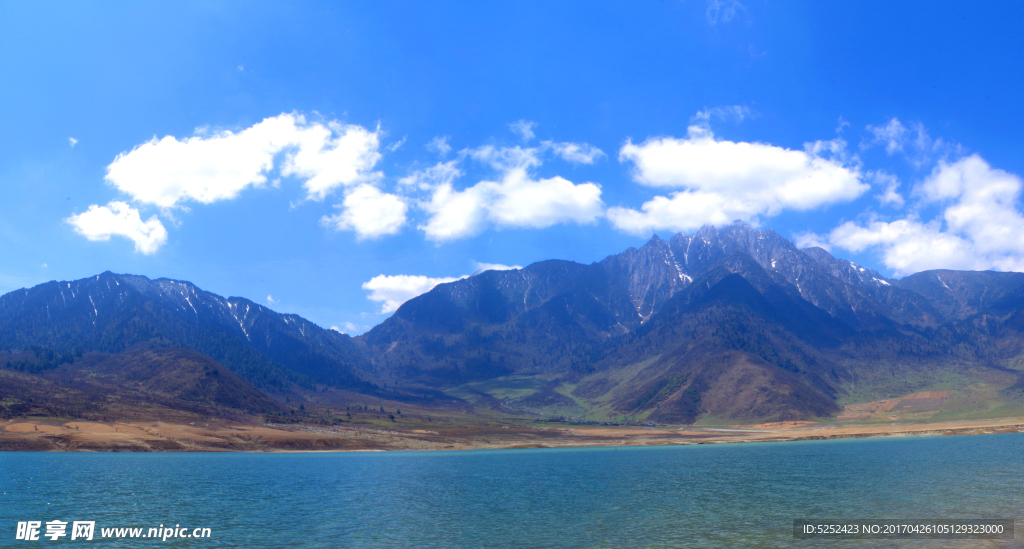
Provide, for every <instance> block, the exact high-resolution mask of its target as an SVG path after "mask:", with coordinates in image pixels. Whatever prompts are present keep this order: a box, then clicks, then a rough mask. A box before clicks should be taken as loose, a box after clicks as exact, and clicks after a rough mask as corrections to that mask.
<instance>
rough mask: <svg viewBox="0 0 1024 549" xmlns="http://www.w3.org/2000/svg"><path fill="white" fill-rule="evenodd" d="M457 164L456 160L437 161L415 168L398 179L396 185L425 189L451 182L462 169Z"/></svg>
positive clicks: (459, 175)
mask: <svg viewBox="0 0 1024 549" xmlns="http://www.w3.org/2000/svg"><path fill="white" fill-rule="evenodd" d="M458 164H459V161H458V160H452V161H450V162H438V163H437V164H435V165H433V166H431V167H429V168H426V169H424V170H417V171H415V172H413V173H412V174H410V175H408V176H406V177H403V178H401V179H399V180H398V185H399V186H400V187H406V188H416V189H419V190H423V191H426V190H430V189H432V188H434V187H437V186H439V185H444V184H451V183H452V182H454V181H455V180H456V179H458V178H459V177H461V176H462V170H460V169H459V167H458Z"/></svg>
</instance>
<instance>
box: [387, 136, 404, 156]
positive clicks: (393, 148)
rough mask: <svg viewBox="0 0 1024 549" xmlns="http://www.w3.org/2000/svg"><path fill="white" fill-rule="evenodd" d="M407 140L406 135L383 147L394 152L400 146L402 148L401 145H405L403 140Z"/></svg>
mask: <svg viewBox="0 0 1024 549" xmlns="http://www.w3.org/2000/svg"><path fill="white" fill-rule="evenodd" d="M407 140H408V137H403V138H401V139H399V140H398V141H395V142H394V143H392V144H390V145H388V146H387V147H384V148H385V149H386V150H387V151H388V152H395V151H397V150H398V149H401V148H402V145H405V142H406V141H407Z"/></svg>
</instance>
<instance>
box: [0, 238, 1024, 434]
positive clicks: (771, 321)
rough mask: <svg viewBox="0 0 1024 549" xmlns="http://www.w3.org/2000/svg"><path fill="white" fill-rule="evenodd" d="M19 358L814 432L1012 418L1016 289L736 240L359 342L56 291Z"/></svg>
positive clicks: (469, 302) (227, 307)
mask: <svg viewBox="0 0 1024 549" xmlns="http://www.w3.org/2000/svg"><path fill="white" fill-rule="evenodd" d="M32 346H36V347H40V348H44V349H45V353H44V352H43V351H41V350H38V349H37V354H38V355H39V356H45V357H50V358H47V359H46V360H50V361H51V362H47V364H51V365H55V364H57V363H59V361H60V360H64V359H63V358H61V357H65V356H71V353H72V351H76V350H77V351H82V350H85V351H86V352H101V353H123V352H126V351H138V350H139V349H148V348H155V347H174V348H186V349H191V350H192V351H195V352H198V353H201V354H202V355H205V356H207V357H209V358H211V359H213V360H215V361H217V362H219V363H221V364H224V365H225V366H227V367H228V368H229V369H230V370H232V371H233V372H236V373H237V374H238V375H240V376H241V377H242V378H244V379H245V380H247V381H249V382H251V383H252V384H254V385H256V386H257V387H259V388H260V389H262V390H264V391H269V392H275V391H283V390H285V389H286V388H287V387H289V386H295V385H297V386H302V387H306V388H308V389H311V388H315V387H317V386H318V385H327V386H332V387H338V388H341V389H344V390H347V391H351V392H353V393H356V394H359V393H362V394H376V395H381V394H384V392H386V393H387V394H389V395H392V396H393V397H394V398H400V397H401V395H402V394H412V395H420V396H422V398H428V397H427V396H425V395H427V394H434V395H441V394H444V393H439V392H438V391H446V392H448V394H449V395H456V396H453V398H455V399H456V400H458V399H462V398H469V399H471V400H472V399H473V398H474V395H478V396H480V395H484V393H483V392H481V391H482V390H490V391H492V393H493V394H492V393H486V398H483V397H482V398H483V400H480V401H479V402H478V404H479V405H486V406H491V407H498V408H500V409H501V410H502V411H513V412H516V411H518V412H523V413H527V412H528V413H541V412H538V411H537V410H570V411H573V412H572V413H577V414H584V415H586V414H589V415H593V416H604V417H617V416H625V417H634V418H635V417H644V418H650V419H651V420H655V421H662V422H672V423H690V422H694V421H698V420H700V419H701V418H702V417H714V418H718V419H721V420H723V421H725V420H737V421H738V420H744V421H746V420H795V419H810V418H813V417H825V416H830V415H834V414H836V413H837V412H838V411H839V409H840V406H839V404H838V403H839V402H841V401H864V400H865V399H867V400H871V399H876V398H890V397H893V396H899V395H902V394H909V393H912V392H915V391H918V390H924V389H925V388H928V387H934V386H935V384H937V383H940V382H948V383H960V384H966V383H969V382H971V380H979V379H989V378H991V377H992V376H993V375H994V376H996V377H998V378H999V379H1000V380H1002V381H1000V383H1002V385H1000V386H1001V387H1002V386H1003V385H1005V386H1006V391H1009V392H1004V393H1000V394H1003V395H1004V396H1006V398H1007V399H1016V398H1018V396H1015V395H1017V393H1024V389H1022V390H1020V391H1017V389H1013V390H1011V388H1012V387H1017V386H1020V387H1024V381H1021V380H1022V379H1024V377H1022V376H1021V373H1024V274H1021V273H999V272H964V271H945V270H939V271H927V272H922V273H918V274H915V275H912V276H908V277H906V278H903V279H901V280H895V279H891V278H888V277H885V276H883V275H882V274H880V273H878V272H876V271H873V270H871V269H867V268H865V267H862V266H859V265H856V264H855V263H852V262H850V261H847V260H843V259H837V258H835V257H834V256H832V255H831V254H830V253H829V252H828V251H826V250H824V249H821V248H805V249H799V248H797V247H796V245H794V244H793V243H792V242H791V241H789V240H788V239H786V238H784V237H782V236H781V235H779V234H778V233H776V232H775V231H773V230H770V229H769V230H759V229H756V228H753V227H751V226H749V225H746V224H743V223H734V224H731V225H728V226H725V227H719V228H716V227H710V226H707V227H703V228H701V229H700V230H698V231H696V232H695V233H694V234H692V235H687V234H682V233H681V234H677V235H675V236H673V237H671V238H670V239H668V240H663V239H661V238H659V237H657V236H654V237H653V238H651V239H650V241H648V242H647V243H646V244H645V245H643V246H641V247H640V248H630V249H628V250H625V251H624V252H622V253H619V254H615V255H611V256H608V257H607V258H605V259H603V260H602V261H599V262H595V263H593V264H590V265H583V264H579V263H575V262H571V261H562V260H548V261H541V262H538V263H534V264H532V265H529V266H527V267H525V268H522V269H513V270H507V271H485V272H482V273H478V274H475V275H474V276H471V277H468V278H465V279H460V280H457V281H454V282H451V283H446V284H441V285H438V286H437V287H435V288H434V289H432V290H431V291H429V292H427V293H425V294H423V295H421V296H418V297H416V298H413V299H411V300H409V301H408V302H406V303H405V304H403V305H402V306H401V307H399V309H398V310H397V311H396V312H395V313H394V314H393V315H392V316H391V317H390V318H388V319H386V320H385V321H384V322H382V323H381V324H379V325H378V326H376V327H374V328H373V329H372V330H370V331H369V332H367V333H366V334H363V335H361V336H358V337H355V338H350V337H348V336H346V335H344V334H340V333H338V332H336V331H333V330H325V329H323V328H320V327H318V326H316V325H315V324H313V323H311V322H309V321H307V320H305V319H303V318H301V317H299V316H296V315H285V314H279V313H276V312H274V311H271V310H269V309H267V308H265V307H263V306H261V305H258V304H256V303H254V302H252V301H249V300H247V299H244V298H237V297H230V298H224V297H221V296H217V295H215V294H212V293H209V292H205V291H203V290H201V289H199V288H197V287H195V286H194V285H192V284H191V283H188V282H183V281H176V280H170V279H156V280H150V279H148V278H145V277H140V276H134V275H117V274H113V273H109V272H108V273H103V274H101V275H97V276H95V277H91V278H88V279H83V280H78V281H73V282H49V283H46V284H41V285H39V286H36V287H34V288H30V289H24V290H18V291H15V292H11V293H8V294H6V295H4V296H2V297H0V351H3V350H7V351H11V350H16V349H28V348H29V347H32ZM39 353H43V354H39ZM140 356H141V355H140ZM36 367H38V365H37V366H36ZM990 374H991V375H990ZM986 376H988V377H986ZM993 379H994V378H993ZM943 380H946V381H943ZM989 381H991V379H989ZM1014 383H1016V384H1014ZM502 384H508V387H510V389H509V390H508V391H507V392H504V393H503V392H502V391H503V389H500V387H502V386H503V385H502ZM385 387H387V389H384V388H385ZM477 387H483V388H484V389H478V388H477ZM496 388H497V389H496ZM1014 391H1017V392H1014ZM1011 393H1012V394H1011ZM458 395H462V396H458ZM494 395H498V396H494ZM503 395H507V396H503ZM449 402H450V401H449Z"/></svg>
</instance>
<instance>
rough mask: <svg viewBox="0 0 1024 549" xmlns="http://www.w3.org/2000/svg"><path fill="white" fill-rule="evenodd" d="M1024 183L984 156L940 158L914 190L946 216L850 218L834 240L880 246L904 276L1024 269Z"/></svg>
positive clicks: (860, 247)
mask: <svg viewBox="0 0 1024 549" xmlns="http://www.w3.org/2000/svg"><path fill="white" fill-rule="evenodd" d="M1022 185H1024V184H1022V181H1021V178H1020V177H1018V176H1016V175H1014V174H1011V173H1008V172H1006V171H1003V170H1000V169H995V168H992V167H991V166H990V165H989V164H988V163H987V162H985V160H984V159H982V158H981V157H980V156H978V155H971V156H968V157H965V158H961V159H960V160H958V161H956V162H951V163H950V162H945V161H940V162H939V163H938V165H937V166H936V167H935V169H934V170H933V171H932V173H931V175H930V176H929V177H928V178H926V179H925V180H924V181H923V182H922V183H921V184H920V185H918V187H917V188H916V189H915V190H914V195H915V196H918V197H920V199H921V200H922V202H923V203H924V205H939V206H940V207H941V209H942V213H941V215H939V216H937V217H936V218H934V219H931V220H927V221H925V220H922V219H920V218H919V217H918V216H917V215H915V214H911V215H908V216H907V217H906V218H903V219H898V220H895V221H885V220H880V219H877V218H876V219H871V220H869V221H868V222H866V223H857V222H853V221H850V222H847V223H844V224H842V225H840V226H839V227H837V228H835V229H834V230H833V231H832V232H831V234H830V235H829V241H830V242H831V243H832V244H834V245H836V246H839V247H842V248H845V249H848V250H851V251H853V252H860V251H864V250H867V249H875V250H879V251H880V253H881V256H882V262H883V263H884V264H885V265H886V266H887V267H889V268H890V269H893V270H894V271H895V272H896V273H897V274H898V275H905V274H910V273H914V272H918V271H922V270H927V269H938V268H948V269H976V270H982V269H999V270H1014V271H1020V270H1024V216H1022V215H1021V213H1020V211H1019V209H1018V207H1017V204H1018V201H1019V199H1020V195H1021V190H1022Z"/></svg>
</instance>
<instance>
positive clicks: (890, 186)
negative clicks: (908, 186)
mask: <svg viewBox="0 0 1024 549" xmlns="http://www.w3.org/2000/svg"><path fill="white" fill-rule="evenodd" d="M867 176H868V178H870V179H871V180H872V182H873V183H874V184H875V185H878V186H882V185H884V186H885V189H884V190H883V191H882V193H881V194H877V195H875V198H877V199H878V201H879V202H881V203H882V204H883V205H892V206H895V207H897V208H902V207H903V204H904V203H905V202H906V200H905V199H904V198H903V195H901V194H900V193H899V192H897V191H898V189H899V188H900V180H899V178H897V177H896V176H895V175H892V174H890V173H887V172H885V171H882V170H876V171H871V172H868V173H867Z"/></svg>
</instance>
